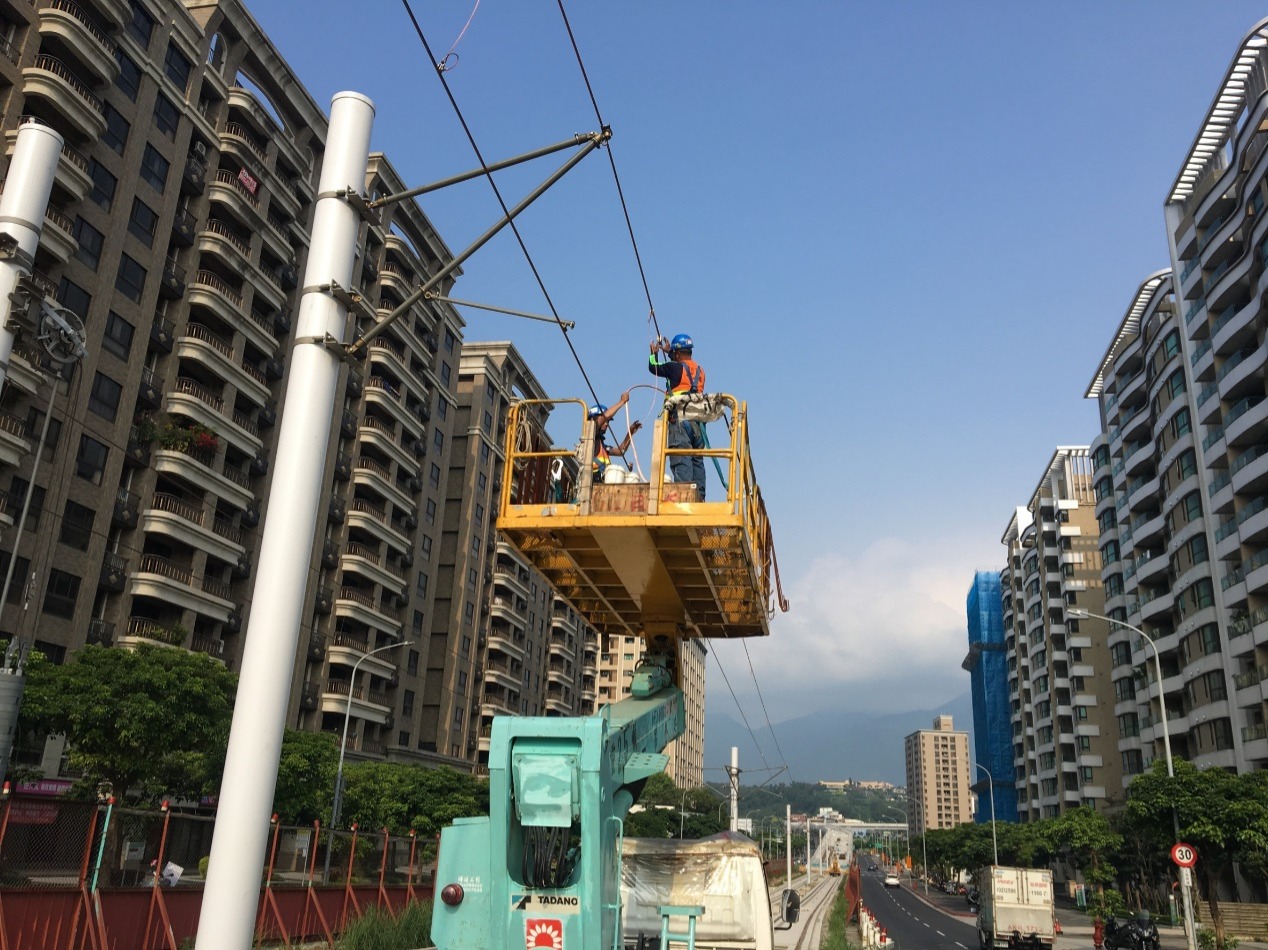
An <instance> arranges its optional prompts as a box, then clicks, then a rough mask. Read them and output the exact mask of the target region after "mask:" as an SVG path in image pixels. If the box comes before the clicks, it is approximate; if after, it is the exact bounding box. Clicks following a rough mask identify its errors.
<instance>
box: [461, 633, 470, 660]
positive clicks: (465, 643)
mask: <svg viewBox="0 0 1268 950" xmlns="http://www.w3.org/2000/svg"><path fill="white" fill-rule="evenodd" d="M470 653H471V638H470V637H468V636H463V638H462V654H463V656H467V655H469V654H470Z"/></svg>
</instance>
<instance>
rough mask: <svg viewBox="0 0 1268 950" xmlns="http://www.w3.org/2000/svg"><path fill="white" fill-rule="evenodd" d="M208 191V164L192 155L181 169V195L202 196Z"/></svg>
mask: <svg viewBox="0 0 1268 950" xmlns="http://www.w3.org/2000/svg"><path fill="white" fill-rule="evenodd" d="M206 190H207V163H206V162H203V161H200V160H199V159H197V158H195V157H194V156H192V155H190V156H188V157H187V158H186V159H185V167H184V168H183V169H181V193H182V194H186V195H201V194H202V193H203V192H204V191H206Z"/></svg>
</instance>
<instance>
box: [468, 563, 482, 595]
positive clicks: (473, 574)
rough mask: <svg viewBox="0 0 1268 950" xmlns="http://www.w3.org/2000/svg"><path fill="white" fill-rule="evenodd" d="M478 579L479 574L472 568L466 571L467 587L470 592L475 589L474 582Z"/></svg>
mask: <svg viewBox="0 0 1268 950" xmlns="http://www.w3.org/2000/svg"><path fill="white" fill-rule="evenodd" d="M479 579H480V572H479V571H477V570H476V569H475V568H474V567H473V568H470V569H468V570H467V586H468V587H469V588H471V589H472V590H475V588H476V582H477V581H478V580H479Z"/></svg>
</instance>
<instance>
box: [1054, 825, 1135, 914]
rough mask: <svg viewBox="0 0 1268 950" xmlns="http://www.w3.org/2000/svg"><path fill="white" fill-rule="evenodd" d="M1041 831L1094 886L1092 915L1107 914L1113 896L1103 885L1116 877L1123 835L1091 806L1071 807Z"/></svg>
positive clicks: (1056, 850)
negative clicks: (1108, 895) (1094, 894)
mask: <svg viewBox="0 0 1268 950" xmlns="http://www.w3.org/2000/svg"><path fill="white" fill-rule="evenodd" d="M1040 834H1041V835H1043V837H1044V838H1045V839H1046V841H1047V845H1048V848H1049V849H1050V850H1051V851H1052V852H1053V853H1055V854H1060V855H1061V856H1062V857H1063V858H1064V859H1065V860H1067V861H1068V862H1070V864H1072V865H1074V866H1075V867H1076V868H1078V869H1079V871H1080V873H1082V875H1083V880H1085V881H1086V882H1087V883H1088V884H1091V885H1092V886H1093V887H1095V888H1096V897H1095V898H1093V907H1094V916H1095V917H1097V918H1098V919H1099V918H1101V917H1102V916H1104V915H1105V914H1106V913H1109V912H1110V911H1111V910H1112V908H1113V906H1114V905H1113V897H1112V896H1110V897H1106V891H1105V887H1106V885H1113V883H1114V881H1115V880H1116V879H1117V877H1118V870H1117V868H1116V867H1115V864H1116V862H1117V861H1118V855H1119V852H1120V851H1121V849H1122V847H1123V838H1122V835H1120V834H1119V833H1118V832H1117V831H1115V830H1114V829H1113V828H1112V827H1111V826H1110V822H1109V819H1108V818H1106V817H1105V816H1104V815H1103V814H1101V813H1100V812H1099V811H1097V810H1096V809H1094V808H1086V807H1084V808H1072V809H1070V810H1069V811H1067V812H1066V813H1065V814H1063V815H1060V816H1059V817H1057V818H1052V819H1049V820H1048V821H1046V822H1044V827H1043V829H1042V830H1041V831H1040Z"/></svg>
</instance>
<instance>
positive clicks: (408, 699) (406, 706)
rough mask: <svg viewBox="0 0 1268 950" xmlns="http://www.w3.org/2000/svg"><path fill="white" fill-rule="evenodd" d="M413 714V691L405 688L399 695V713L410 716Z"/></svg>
mask: <svg viewBox="0 0 1268 950" xmlns="http://www.w3.org/2000/svg"><path fill="white" fill-rule="evenodd" d="M413 714H414V691H413V690H412V689H407V690H405V695H404V696H403V697H401V715H402V716H412V715H413Z"/></svg>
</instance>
